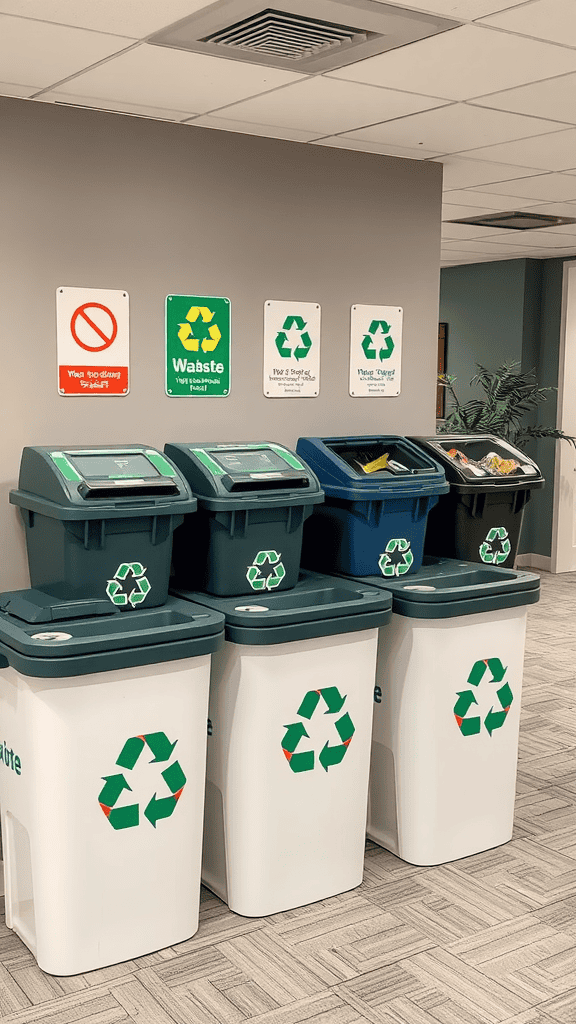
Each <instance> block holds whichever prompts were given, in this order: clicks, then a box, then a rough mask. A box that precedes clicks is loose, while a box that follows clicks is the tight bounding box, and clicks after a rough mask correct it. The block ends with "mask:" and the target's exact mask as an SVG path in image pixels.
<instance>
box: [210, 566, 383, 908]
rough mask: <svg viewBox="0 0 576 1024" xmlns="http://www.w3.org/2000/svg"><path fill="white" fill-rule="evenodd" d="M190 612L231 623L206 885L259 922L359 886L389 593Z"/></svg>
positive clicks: (321, 580) (332, 594)
mask: <svg viewBox="0 0 576 1024" xmlns="http://www.w3.org/2000/svg"><path fill="white" fill-rule="evenodd" d="M191 596H193V599H194V600H197V601H199V602H206V603H208V604H209V607H211V608H214V609H218V610H219V611H222V612H223V613H224V614H225V615H226V638H227V639H226V643H225V645H224V648H223V649H222V650H221V651H219V652H218V653H217V654H216V655H215V656H214V658H213V665H212V676H211V684H210V708H209V718H210V725H211V730H210V731H211V735H210V736H209V739H208V762H207V781H206V811H205V822H204V853H203V865H202V880H203V882H204V883H205V885H207V886H208V887H209V888H210V889H212V891H213V892H215V893H216V895H217V896H219V897H220V898H221V899H223V900H225V901H226V902H227V903H228V905H229V907H230V909H231V910H233V911H235V913H237V914H242V915H243V916H245V917H262V916H266V915H269V914H275V913H278V912H279V911H283V910H289V909H291V908H293V907H299V906H303V905H305V904H308V903H314V902H316V901H318V900H322V899H326V898H327V897H329V896H333V895H335V894H337V893H342V892H346V891H347V890H349V889H353V888H355V887H356V886H357V885H359V884H360V882H361V881H362V874H363V868H364V846H365V831H366V805H367V795H368V775H369V765H370V737H371V730H372V711H373V691H374V673H375V668H376V649H377V642H378V629H377V626H378V625H379V624H381V623H382V622H384V621H386V620H387V619H388V618H389V616H390V607H391V600H390V597H389V595H388V594H386V593H385V592H384V591H377V590H376V589H375V588H370V587H366V586H365V585H364V583H362V584H358V583H354V582H349V581H347V580H338V579H333V578H332V579H331V578H329V577H325V576H317V575H316V574H313V573H306V574H302V576H301V578H300V581H299V582H298V583H297V584H296V587H295V588H294V590H293V591H291V592H289V593H285V594H282V593H280V594H266V596H261V595H260V594H259V595H258V597H257V600H256V599H254V602H253V603H252V604H246V599H245V598H238V597H236V598H211V597H209V596H208V595H203V594H194V595H191Z"/></svg>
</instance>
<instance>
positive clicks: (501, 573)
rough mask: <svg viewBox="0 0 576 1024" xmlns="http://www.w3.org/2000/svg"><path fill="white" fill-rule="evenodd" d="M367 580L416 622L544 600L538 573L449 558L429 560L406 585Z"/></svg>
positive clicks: (399, 612)
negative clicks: (386, 593) (389, 595)
mask: <svg viewBox="0 0 576 1024" xmlns="http://www.w3.org/2000/svg"><path fill="white" fill-rule="evenodd" d="M363 580H364V582H366V583H368V584H370V585H371V586H375V587H382V588H386V589H387V590H388V591H390V593H391V595H392V602H393V603H392V611H393V612H394V613H395V614H396V615H405V616H408V617H409V618H413V619H447V618H450V617H452V616H457V615H477V614H478V613H479V612H492V611H497V610H499V609H502V608H517V607H519V606H520V605H526V604H536V602H537V601H538V600H539V599H540V577H539V576H538V575H537V574H536V573H533V572H525V571H524V570H521V569H502V568H501V567H500V566H496V565H481V564H479V563H478V562H461V561H458V560H457V559H451V558H432V557H425V558H424V564H423V565H422V568H421V569H420V570H419V571H418V572H415V573H413V575H412V576H408V577H406V578H405V579H402V580H394V581H392V580H387V579H386V580H385V579H383V578H382V577H381V576H366V577H363Z"/></svg>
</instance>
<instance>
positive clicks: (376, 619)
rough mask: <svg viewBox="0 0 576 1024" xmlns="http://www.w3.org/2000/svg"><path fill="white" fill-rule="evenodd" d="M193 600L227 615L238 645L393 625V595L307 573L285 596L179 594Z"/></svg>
mask: <svg viewBox="0 0 576 1024" xmlns="http://www.w3.org/2000/svg"><path fill="white" fill-rule="evenodd" d="M174 593H175V594H177V595H178V596H179V597H181V598H184V599H185V600H187V601H194V602H196V603H198V604H203V605H205V606H206V607H208V608H212V609H214V610H215V611H219V612H221V613H222V614H223V615H225V617H226V639H227V640H231V641H232V642H233V643H236V644H255V645H259V646H262V645H264V644H286V643H290V642H291V641H293V640H310V639H313V638H316V637H324V636H336V635H338V634H340V633H353V632H357V631H358V630H361V629H374V628H376V627H377V626H382V625H384V623H386V622H388V621H389V619H390V615H391V613H392V596H391V594H389V593H388V592H387V591H385V590H382V589H377V588H376V587H370V586H366V583H365V581H364V580H351V579H343V578H341V577H338V576H322V575H320V574H319V573H314V572H306V571H304V570H302V571H301V573H300V577H299V579H298V582H297V584H296V586H295V587H294V588H293V589H292V590H284V591H282V592H281V593H279V594H269V593H267V594H254V595H253V596H249V597H245V596H243V595H241V596H239V597H212V595H211V594H204V593H200V592H198V591H185V590H175V591H174Z"/></svg>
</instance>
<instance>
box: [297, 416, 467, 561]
mask: <svg viewBox="0 0 576 1024" xmlns="http://www.w3.org/2000/svg"><path fill="white" fill-rule="evenodd" d="M296 451H297V453H298V455H300V456H301V458H303V459H304V460H305V461H306V462H307V463H308V465H309V466H310V467H311V468H312V469H313V470H314V472H315V473H316V474H317V476H318V478H319V480H320V484H321V487H322V489H323V490H324V492H325V495H326V499H325V504H324V505H322V506H317V507H316V508H315V510H314V513H313V515H311V516H310V518H309V519H308V521H307V523H306V525H305V528H304V545H303V553H302V565H303V566H305V567H306V568H310V569H315V570H317V571H320V572H328V573H330V572H337V573H344V574H346V575H350V576H380V575H381V576H383V577H384V578H390V579H392V578H398V577H402V576H404V575H407V574H409V573H413V572H417V571H418V570H419V569H420V567H421V565H422V557H423V552H424V537H425V534H426V523H427V518H428V513H429V511H430V509H431V508H433V507H434V505H436V503H437V501H438V498H439V496H440V494H444V493H446V492H447V491H448V484H447V483H446V478H445V475H444V471H443V470H442V469H441V467H440V466H439V465H438V464H437V463H436V462H435V461H434V460H433V459H432V458H430V457H429V456H428V455H426V454H425V453H424V452H422V451H421V450H419V449H418V448H417V447H416V446H415V445H413V444H411V443H410V442H409V441H407V440H406V439H405V438H402V437H392V436H384V437H378V436H377V437H352V438H300V440H299V441H298V445H297V448H296ZM384 453H388V454H389V456H390V460H391V462H392V466H393V467H394V468H393V469H388V468H386V469H384V470H381V471H373V472H370V473H369V474H366V473H364V472H363V471H362V469H361V467H360V463H359V461H358V460H359V459H365V460H367V461H369V460H371V458H372V456H374V458H378V457H379V455H380V456H381V455H383V454H384ZM388 465H389V463H388Z"/></svg>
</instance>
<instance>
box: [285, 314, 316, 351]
mask: <svg viewBox="0 0 576 1024" xmlns="http://www.w3.org/2000/svg"><path fill="white" fill-rule="evenodd" d="M292 328H295V329H296V331H298V336H299V337H298V342H297V344H296V346H295V347H294V349H292V348H290V346H289V344H288V334H287V333H286V332H287V331H290V330H292ZM276 348H277V349H278V352H279V354H280V356H281V357H282V359H289V358H290V356H292V355H294V357H295V358H296V359H298V360H300V359H306V356H307V355H308V353H309V351H310V349H311V348H312V338H311V337H310V335H309V334H308V331H307V330H306V321H305V320H304V319H303V317H301V316H287V317H286V319H285V321H284V323H283V325H282V330H280V331H278V334H277V335H276Z"/></svg>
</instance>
